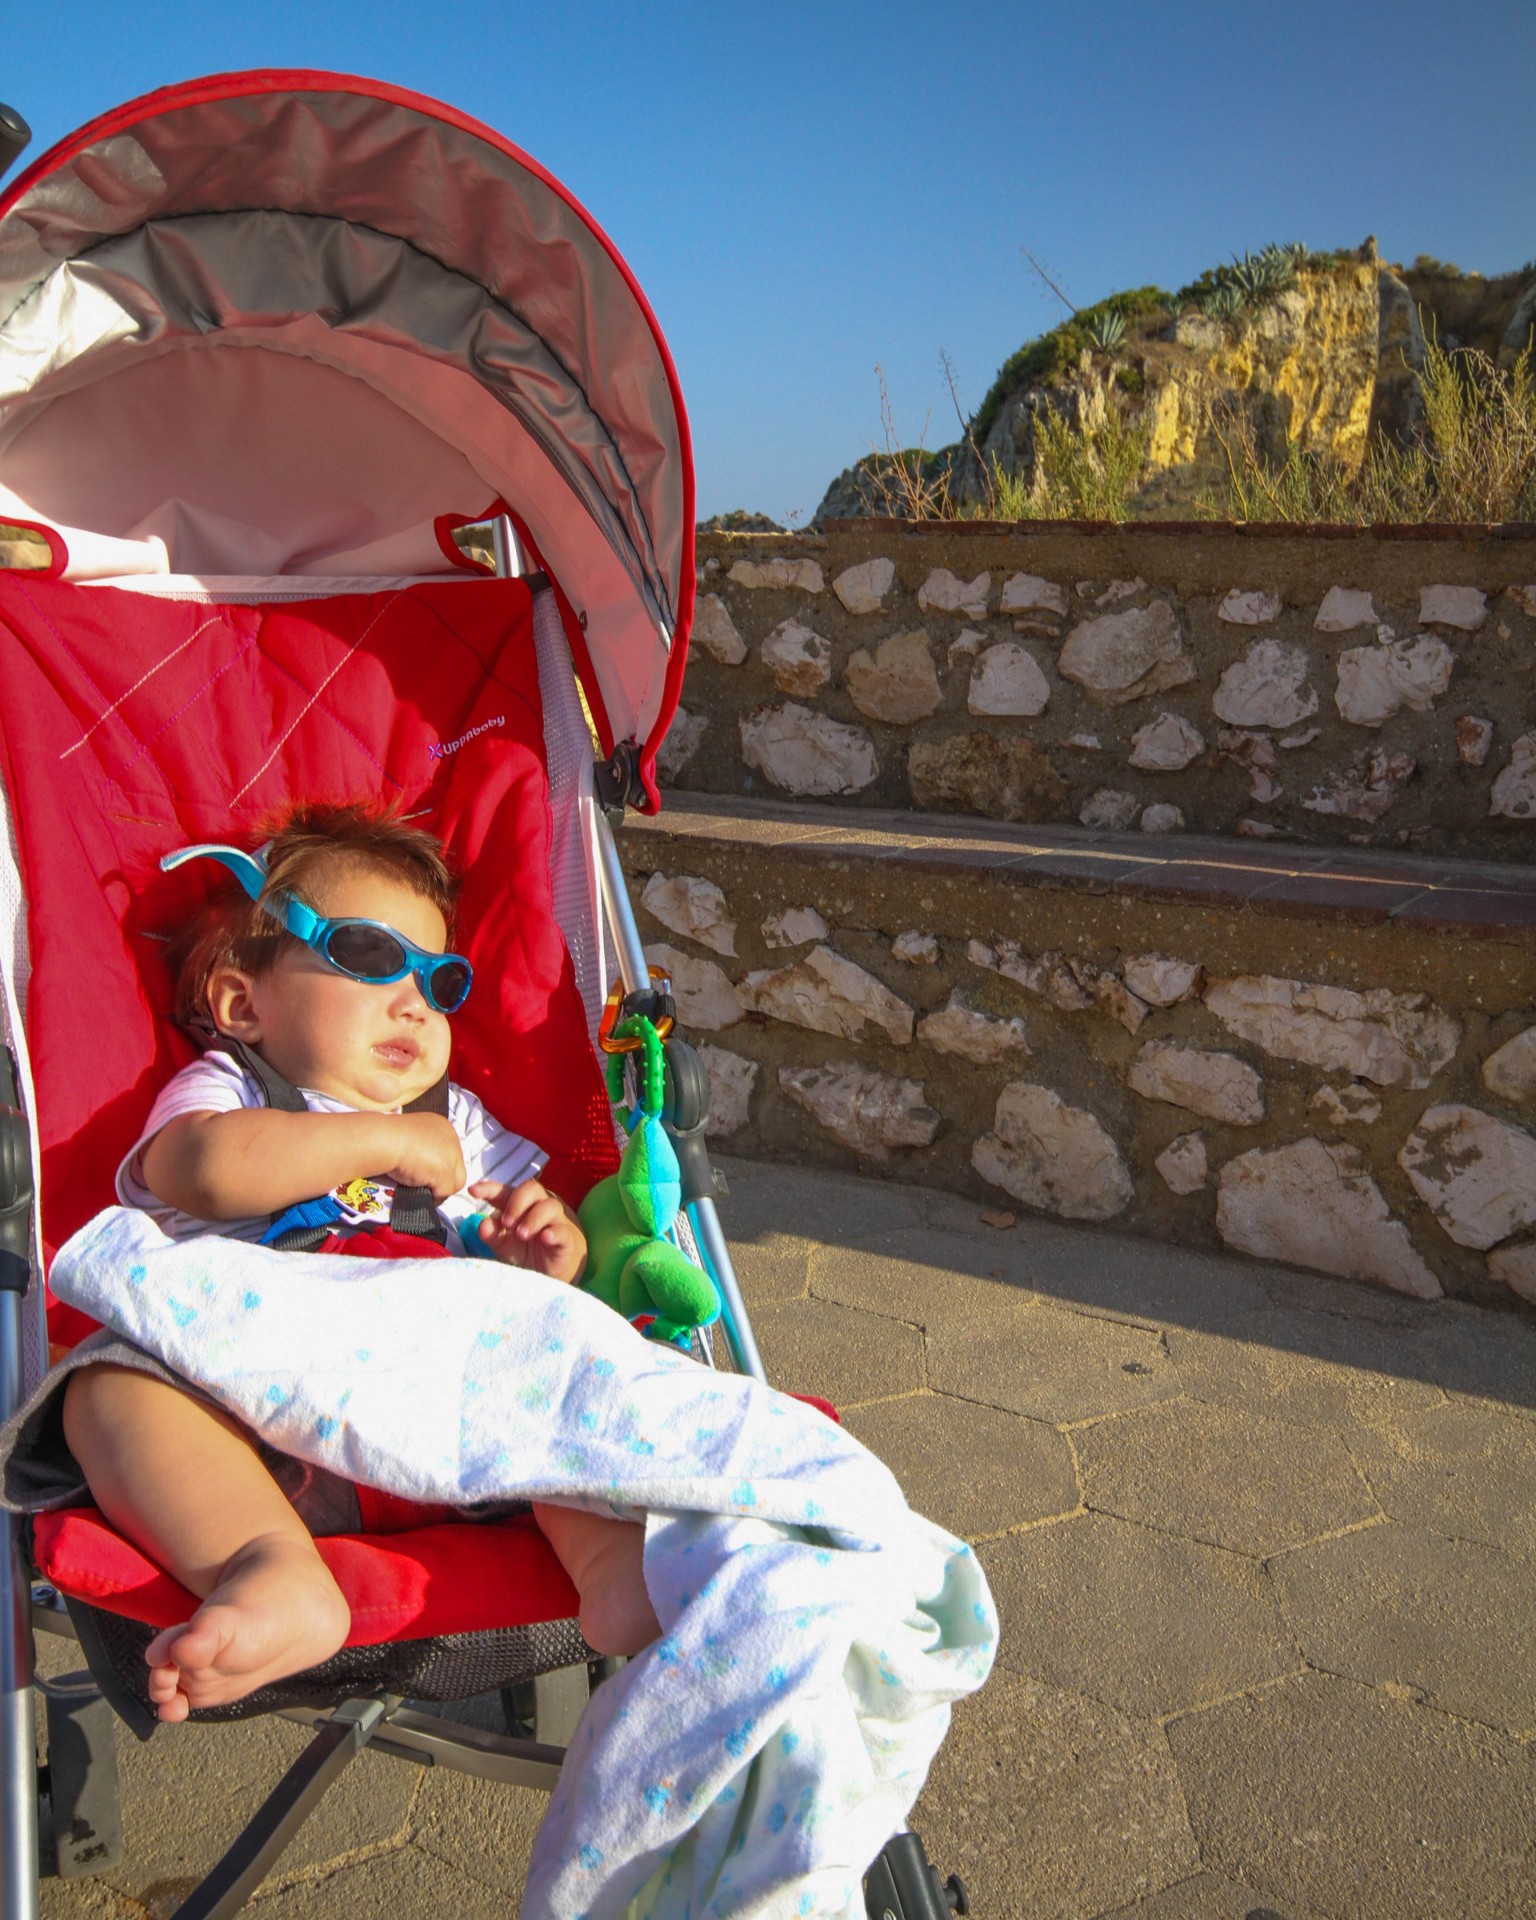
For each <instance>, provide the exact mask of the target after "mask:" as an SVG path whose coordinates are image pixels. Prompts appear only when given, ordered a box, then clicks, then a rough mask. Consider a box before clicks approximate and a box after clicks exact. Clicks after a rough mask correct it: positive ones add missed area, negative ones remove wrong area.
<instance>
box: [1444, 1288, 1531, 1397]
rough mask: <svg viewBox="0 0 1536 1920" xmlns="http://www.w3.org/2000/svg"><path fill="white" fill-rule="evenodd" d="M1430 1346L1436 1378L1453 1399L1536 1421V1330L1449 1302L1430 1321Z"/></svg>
mask: <svg viewBox="0 0 1536 1920" xmlns="http://www.w3.org/2000/svg"><path fill="white" fill-rule="evenodd" d="M1425 1344H1426V1346H1427V1347H1428V1348H1429V1349H1430V1352H1431V1354H1432V1358H1431V1360H1430V1363H1429V1364H1430V1366H1431V1368H1432V1369H1433V1377H1434V1378H1435V1379H1436V1380H1437V1381H1439V1383H1440V1385H1441V1386H1443V1387H1444V1388H1445V1390H1446V1392H1447V1393H1448V1394H1450V1396H1451V1397H1452V1399H1459V1400H1468V1401H1471V1402H1472V1403H1473V1404H1474V1405H1485V1406H1493V1407H1507V1408H1508V1409H1509V1410H1510V1412H1512V1413H1517V1414H1519V1415H1520V1416H1521V1417H1522V1418H1523V1419H1526V1420H1536V1324H1533V1323H1532V1322H1531V1321H1530V1320H1528V1319H1526V1318H1525V1317H1524V1316H1520V1317H1517V1316H1516V1315H1514V1314H1512V1313H1509V1312H1500V1313H1493V1312H1491V1311H1490V1310H1489V1309H1488V1308H1486V1307H1473V1306H1469V1305H1467V1304H1466V1303H1465V1302H1463V1301H1460V1300H1448V1301H1446V1303H1445V1305H1444V1307H1443V1308H1440V1309H1438V1310H1437V1311H1436V1313H1435V1315H1434V1317H1433V1319H1432V1320H1431V1321H1430V1323H1429V1325H1428V1327H1427V1329H1426V1334H1425Z"/></svg>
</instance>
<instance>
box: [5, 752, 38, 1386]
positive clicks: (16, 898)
mask: <svg viewBox="0 0 1536 1920" xmlns="http://www.w3.org/2000/svg"><path fill="white" fill-rule="evenodd" d="M0 816H3V818H4V823H5V832H4V833H3V834H0V987H3V992H0V1024H3V1027H4V1040H5V1044H6V1045H7V1046H8V1047H9V1048H10V1050H11V1053H12V1055H13V1057H14V1058H15V1061H16V1076H17V1080H18V1083H19V1089H20V1094H21V1104H22V1108H23V1110H24V1112H25V1113H26V1116H27V1135H28V1139H29V1142H30V1148H31V1155H32V1176H33V1187H34V1190H35V1188H36V1184H37V1167H38V1162H39V1157H40V1156H39V1152H38V1143H37V1119H36V1114H35V1109H36V1106H37V1096H36V1093H35V1092H34V1090H33V1086H32V1063H31V1060H30V1058H29V1057H28V1054H27V1032H26V1009H27V985H28V982H29V981H30V980H31V977H32V953H31V947H30V945H29V943H28V939H27V901H26V895H25V894H24V893H23V891H22V886H21V867H20V860H19V856H18V854H17V850H16V823H15V821H14V820H13V819H12V818H11V802H10V796H9V795H8V794H7V793H6V792H5V790H4V788H3V787H0ZM38 1214H39V1209H38V1208H37V1206H36V1205H35V1204H34V1206H33V1208H32V1282H31V1285H30V1287H29V1288H28V1291H27V1296H26V1300H25V1302H24V1304H23V1311H22V1316H21V1333H22V1347H21V1390H22V1393H23V1394H27V1393H30V1392H31V1391H32V1388H33V1387H34V1386H36V1384H37V1382H38V1381H39V1380H41V1379H42V1377H43V1375H44V1374H45V1373H46V1372H47V1371H48V1328H47V1322H46V1320H45V1318H44V1314H43V1290H42V1288H41V1287H40V1286H39V1285H38V1275H39V1274H40V1273H41V1272H42V1270H43V1250H42V1228H41V1223H40V1221H39V1218H38Z"/></svg>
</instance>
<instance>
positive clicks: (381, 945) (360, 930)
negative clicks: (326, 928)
mask: <svg viewBox="0 0 1536 1920" xmlns="http://www.w3.org/2000/svg"><path fill="white" fill-rule="evenodd" d="M325 953H326V958H327V959H328V960H331V961H334V963H335V964H336V965H337V966H338V967H340V968H341V970H342V972H343V973H350V974H351V975H353V977H354V978H355V979H358V980H388V979H390V978H392V977H397V976H398V975H399V974H401V973H402V972H403V971H404V969H405V949H404V948H403V947H402V946H401V945H400V942H399V941H398V940H397V939H396V938H395V936H394V935H393V934H392V933H390V932H389V931H388V930H387V929H386V928H384V927H362V926H356V925H353V926H339V927H332V928H331V931H330V933H329V935H328V936H327V938H326V942H325Z"/></svg>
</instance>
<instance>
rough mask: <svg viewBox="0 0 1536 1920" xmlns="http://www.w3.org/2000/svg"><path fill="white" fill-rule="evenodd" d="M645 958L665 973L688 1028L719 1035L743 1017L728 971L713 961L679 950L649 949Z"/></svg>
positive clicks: (654, 947) (655, 947) (680, 1015)
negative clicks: (726, 972) (697, 957)
mask: <svg viewBox="0 0 1536 1920" xmlns="http://www.w3.org/2000/svg"><path fill="white" fill-rule="evenodd" d="M645 957H646V959H647V960H649V961H650V962H651V964H652V965H653V966H657V967H661V968H663V969H664V970H665V972H666V973H667V975H668V977H669V978H670V979H671V982H672V994H673V998H674V999H675V1000H676V1001H677V1017H678V1019H679V1020H680V1021H681V1022H682V1024H683V1025H684V1026H685V1027H696V1028H697V1029H698V1030H699V1031H700V1032H701V1033H719V1032H720V1031H721V1030H722V1028H725V1027H734V1026H735V1024H736V1022H737V1021H738V1020H739V1019H740V1018H741V1001H740V1000H739V999H738V998H737V996H736V989H735V988H734V987H733V986H732V985H731V983H730V980H729V979H728V978H727V977H726V974H725V973H724V971H723V970H722V969H721V968H719V967H717V966H716V965H715V963H714V961H713V960H699V959H696V958H695V957H694V955H693V954H691V953H684V952H683V951H682V950H681V949H680V948H678V947H669V946H666V945H663V944H657V945H655V946H649V947H647V948H646V950H645Z"/></svg>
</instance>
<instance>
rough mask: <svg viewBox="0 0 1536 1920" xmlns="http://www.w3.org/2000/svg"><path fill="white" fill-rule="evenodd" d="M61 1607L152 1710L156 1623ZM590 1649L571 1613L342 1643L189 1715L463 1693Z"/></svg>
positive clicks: (546, 1668) (548, 1668)
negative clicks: (81, 1620) (383, 1695)
mask: <svg viewBox="0 0 1536 1920" xmlns="http://www.w3.org/2000/svg"><path fill="white" fill-rule="evenodd" d="M69 1607H70V1612H71V1614H76V1613H82V1614H84V1615H85V1616H86V1618H87V1619H88V1620H89V1622H90V1625H91V1628H92V1629H93V1633H92V1636H91V1637H92V1638H93V1639H94V1640H95V1642H96V1645H97V1648H98V1649H99V1651H100V1652H102V1653H103V1654H104V1655H105V1657H106V1659H107V1661H108V1662H109V1664H110V1667H111V1674H112V1680H113V1681H114V1683H115V1686H114V1688H113V1689H112V1690H110V1691H116V1692H120V1693H123V1694H126V1695H127V1696H128V1697H129V1699H130V1700H131V1701H132V1702H133V1703H135V1704H136V1705H137V1706H139V1707H141V1708H142V1709H143V1710H144V1712H145V1713H146V1714H147V1715H148V1716H149V1717H150V1718H153V1716H154V1711H155V1710H154V1708H153V1706H152V1705H151V1704H150V1699H149V1692H148V1688H147V1684H146V1683H147V1681H148V1677H149V1669H148V1668H147V1667H146V1666H145V1664H144V1649H145V1648H146V1647H147V1646H148V1645H149V1643H150V1641H151V1640H153V1639H154V1637H155V1635H156V1634H157V1633H158V1632H159V1631H160V1629H159V1628H158V1627H146V1626H144V1625H142V1624H141V1623H140V1622H139V1621H137V1620H125V1619H124V1618H123V1617H122V1615H121V1614H116V1613H104V1612H102V1611H101V1609H100V1608H98V1607H87V1606H84V1605H83V1604H82V1603H81V1602H80V1601H78V1600H71V1601H70V1603H69ZM597 1657H598V1656H597V1654H595V1653H594V1652H593V1651H592V1649H591V1648H590V1647H589V1646H588V1645H587V1643H586V1641H585V1640H583V1639H582V1637H581V1633H580V1630H579V1629H578V1627H577V1625H576V1622H575V1621H574V1620H550V1621H544V1622H541V1623H540V1624H538V1625H536V1626H531V1627H502V1628H498V1629H496V1630H495V1631H494V1632H490V1633H449V1634H442V1635H440V1636H438V1637H437V1638H436V1639H432V1640H395V1641H390V1642H388V1643H386V1644H385V1645H382V1646H376V1647H343V1648H342V1650H341V1652H340V1653H337V1654H333V1655H332V1656H331V1658H330V1659H329V1660H325V1661H322V1662H321V1664H320V1665H319V1666H318V1667H310V1668H309V1669H308V1670H307V1671H306V1672H304V1673H296V1674H293V1675H292V1676H291V1677H290V1678H288V1679H286V1680H278V1681H275V1682H274V1683H273V1684H272V1685H271V1686H270V1687H261V1688H259V1689H258V1690H257V1691H256V1692H255V1693H251V1694H247V1695H246V1697H245V1698H244V1699H243V1700H234V1701H231V1702H230V1704H229V1705H228V1706H224V1707H198V1708H195V1709H194V1710H193V1712H192V1715H191V1718H192V1719H194V1720H250V1719H254V1718H256V1717H257V1716H258V1715H259V1714H263V1713H275V1712H279V1711H281V1710H282V1709H283V1708H284V1707H298V1706H335V1705H336V1704H338V1703H339V1702H340V1701H342V1700H346V1699H350V1698H352V1697H353V1696H354V1695H356V1694H359V1693H372V1692H374V1691H375V1690H378V1689H382V1690H384V1691H386V1692H389V1693H399V1694H405V1695H407V1696H408V1697H409V1698H410V1699H413V1700H466V1699H468V1698H469V1697H470V1696H471V1695H473V1694H477V1693H490V1692H492V1691H494V1690H495V1689H496V1688H497V1687H509V1686H515V1685H517V1683H518V1682H519V1681H522V1680H531V1679H533V1678H534V1677H535V1676H536V1675H537V1674H541V1673H551V1672H553V1671H554V1670H555V1669H556V1668H557V1667H574V1666H582V1665H585V1663H586V1662H587V1661H589V1660H595V1659H597ZM109 1697H110V1692H109ZM119 1711H121V1708H119Z"/></svg>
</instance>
